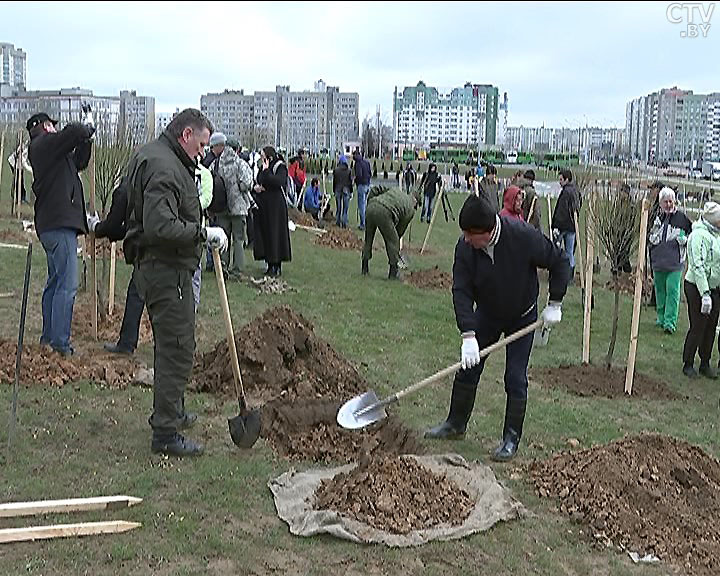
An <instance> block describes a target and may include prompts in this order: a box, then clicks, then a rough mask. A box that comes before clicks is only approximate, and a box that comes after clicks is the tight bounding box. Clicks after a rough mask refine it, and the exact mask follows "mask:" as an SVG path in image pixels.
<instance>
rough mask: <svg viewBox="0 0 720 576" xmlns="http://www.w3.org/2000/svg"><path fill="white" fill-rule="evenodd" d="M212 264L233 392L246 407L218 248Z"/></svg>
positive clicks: (213, 250)
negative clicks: (218, 296)
mask: <svg viewBox="0 0 720 576" xmlns="http://www.w3.org/2000/svg"><path fill="white" fill-rule="evenodd" d="M212 255H213V264H214V265H215V278H217V284H218V292H219V293H220V307H221V308H222V314H223V320H225V335H226V336H227V343H228V349H229V350H230V362H231V365H232V371H233V381H234V382H235V394H237V398H238V403H239V404H240V409H241V410H245V409H246V408H247V402H246V400H245V389H244V388H243V383H242V376H241V375H240V362H239V361H238V355H237V348H236V347H235V333H234V332H233V327H232V319H231V318H230V305H229V304H228V297H227V290H226V289H225V277H224V276H223V269H222V262H221V261H220V250H219V249H218V248H213V249H212Z"/></svg>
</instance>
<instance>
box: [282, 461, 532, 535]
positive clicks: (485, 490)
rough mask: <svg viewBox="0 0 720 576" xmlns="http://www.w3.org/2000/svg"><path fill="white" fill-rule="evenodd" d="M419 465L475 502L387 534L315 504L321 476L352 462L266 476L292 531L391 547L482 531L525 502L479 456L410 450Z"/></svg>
mask: <svg viewBox="0 0 720 576" xmlns="http://www.w3.org/2000/svg"><path fill="white" fill-rule="evenodd" d="M412 458H415V459H416V460H417V461H418V462H419V463H420V464H421V465H423V466H425V467H426V468H428V469H430V470H431V471H433V472H435V473H437V474H446V475H447V477H448V478H450V479H451V480H453V481H454V482H455V483H456V484H457V485H458V486H459V487H460V488H462V489H464V490H465V491H466V492H467V493H468V494H469V495H470V498H471V499H472V501H473V502H474V503H475V506H474V508H473V510H472V512H470V515H469V516H468V518H467V519H466V520H465V522H463V523H462V524H459V525H457V526H450V525H448V524H440V525H438V526H437V527H435V528H431V529H428V530H415V531H411V532H408V533H407V534H392V533H390V532H386V531H384V530H378V529H377V528H373V527H372V526H369V525H367V524H365V523H362V522H358V521H357V520H352V519H350V518H347V517H341V516H340V515H339V514H337V513H336V512H332V511H330V510H314V509H313V508H312V506H313V505H314V500H315V498H314V494H315V491H316V490H317V488H318V486H319V485H320V482H321V481H323V480H326V479H329V478H333V477H334V476H335V475H336V474H338V473H340V472H347V471H348V470H352V468H353V467H354V466H355V465H354V464H348V465H345V466H339V467H336V468H330V469H327V470H308V471H306V472H296V471H294V470H290V471H289V472H285V473H284V474H282V475H281V476H279V477H278V478H276V479H274V480H271V481H270V482H268V487H269V488H270V490H271V491H272V493H273V496H274V497H275V507H276V508H277V511H278V516H280V518H281V519H282V520H284V521H285V522H287V524H288V526H289V527H290V532H291V533H292V534H295V535H297V536H314V535H316V534H322V533H328V534H332V535H334V536H337V537H338V538H343V539H346V540H351V541H353V542H364V543H381V544H385V545H387V546H391V547H408V546H420V545H422V544H425V543H426V542H430V541H432V540H456V539H459V538H463V537H465V536H468V535H470V534H474V533H476V532H484V531H485V530H488V529H490V528H491V527H492V526H493V525H494V524H495V523H497V522H499V521H501V520H512V519H515V518H521V517H523V516H525V515H526V514H527V510H526V509H525V507H524V506H523V505H522V504H521V503H520V502H518V501H517V500H515V499H514V498H513V497H512V496H511V495H510V491H509V490H507V489H506V488H504V487H503V486H502V485H501V484H500V483H499V482H498V481H497V479H496V478H495V474H494V473H493V471H492V469H490V468H489V467H488V466H485V465H484V464H482V463H480V462H473V463H468V462H467V461H466V460H465V459H464V458H463V457H462V456H460V455H458V454H435V455H429V456H412Z"/></svg>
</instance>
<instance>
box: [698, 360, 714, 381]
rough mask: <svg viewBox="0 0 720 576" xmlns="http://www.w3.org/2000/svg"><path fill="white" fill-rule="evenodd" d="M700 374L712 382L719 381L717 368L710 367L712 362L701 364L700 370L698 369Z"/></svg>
mask: <svg viewBox="0 0 720 576" xmlns="http://www.w3.org/2000/svg"><path fill="white" fill-rule="evenodd" d="M698 372H699V373H700V374H702V375H703V376H705V378H709V379H710V380H717V373H716V372H715V368H713V367H712V366H710V362H709V361H708V362H700V368H699V369H698Z"/></svg>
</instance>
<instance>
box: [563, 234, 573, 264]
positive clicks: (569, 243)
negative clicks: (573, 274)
mask: <svg viewBox="0 0 720 576" xmlns="http://www.w3.org/2000/svg"><path fill="white" fill-rule="evenodd" d="M560 238H562V241H563V246H564V247H565V254H567V255H568V258H569V259H570V268H575V232H560Z"/></svg>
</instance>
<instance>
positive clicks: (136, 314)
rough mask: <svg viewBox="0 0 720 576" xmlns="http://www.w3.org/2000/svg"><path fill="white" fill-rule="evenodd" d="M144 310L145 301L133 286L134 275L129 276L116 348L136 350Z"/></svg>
mask: <svg viewBox="0 0 720 576" xmlns="http://www.w3.org/2000/svg"><path fill="white" fill-rule="evenodd" d="M144 309H145V301H144V300H143V299H142V298H141V297H140V294H138V290H137V286H136V285H135V273H134V271H133V275H132V276H130V282H128V287H127V294H126V296H125V312H124V313H123V320H122V327H121V328H120V339H119V340H118V347H119V348H123V349H125V350H130V351H131V352H132V351H134V350H135V349H136V348H137V345H138V339H139V337H140V319H141V318H142V313H143V310H144Z"/></svg>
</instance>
